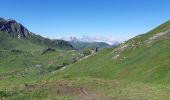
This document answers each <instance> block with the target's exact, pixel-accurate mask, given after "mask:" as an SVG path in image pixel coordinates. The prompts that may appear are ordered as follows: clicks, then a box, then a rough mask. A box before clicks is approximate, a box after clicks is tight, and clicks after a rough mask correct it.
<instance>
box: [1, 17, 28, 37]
mask: <svg viewBox="0 0 170 100" xmlns="http://www.w3.org/2000/svg"><path fill="white" fill-rule="evenodd" d="M0 31H4V32H7V33H8V34H9V35H10V36H17V37H18V38H26V37H28V35H29V34H30V31H29V30H28V29H26V28H25V27H24V26H23V25H22V24H20V23H18V22H16V21H15V20H13V19H9V20H5V19H3V18H0Z"/></svg>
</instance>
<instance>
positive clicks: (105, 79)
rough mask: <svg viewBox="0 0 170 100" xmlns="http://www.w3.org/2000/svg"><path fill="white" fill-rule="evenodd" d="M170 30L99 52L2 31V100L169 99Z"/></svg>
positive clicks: (169, 24)
mask: <svg viewBox="0 0 170 100" xmlns="http://www.w3.org/2000/svg"><path fill="white" fill-rule="evenodd" d="M169 30H170V22H166V23H165V24H163V25H161V26H159V27H157V28H156V29H154V30H152V31H150V32H148V33H147V34H142V35H139V36H136V37H134V38H132V39H130V40H129V41H126V42H125V43H123V44H121V45H119V46H117V47H114V48H106V49H103V50H101V51H99V52H97V53H96V52H94V51H95V50H93V51H92V48H86V49H84V50H82V51H75V50H72V49H68V48H67V46H66V45H65V44H64V45H62V43H63V42H62V43H61V44H60V46H59V47H58V48H57V47H56V48H55V46H54V45H53V42H50V41H49V42H48V43H47V44H46V42H42V40H43V39H44V38H43V39H40V40H39V39H35V37H34V38H31V39H33V40H34V42H33V41H32V40H27V39H17V38H9V37H8V35H6V34H5V33H3V32H1V33H0V35H1V36H0V44H1V45H0V47H1V48H0V80H1V81H0V99H1V100H169V99H170V77H169V76H170V52H169V51H170V44H169V43H170V31H169ZM35 41H36V42H35ZM43 41H44V40H43ZM45 41H47V40H46V39H45ZM51 43H52V44H51ZM50 44H51V45H50ZM54 44H55V43H54ZM65 46H66V48H65Z"/></svg>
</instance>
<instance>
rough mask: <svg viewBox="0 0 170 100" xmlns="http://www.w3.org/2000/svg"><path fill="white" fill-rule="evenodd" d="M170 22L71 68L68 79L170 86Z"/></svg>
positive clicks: (67, 71) (66, 72)
mask: <svg viewBox="0 0 170 100" xmlns="http://www.w3.org/2000/svg"><path fill="white" fill-rule="evenodd" d="M169 51H170V21H168V22H166V23H164V24H162V25H160V26H159V27H157V28H155V29H153V30H152V31H150V32H148V33H146V34H142V35H139V36H136V37H134V38H132V39H130V40H128V41H126V42H125V43H122V44H121V45H119V46H118V47H116V48H109V49H104V50H102V51H100V52H99V53H97V54H96V55H93V56H91V57H89V58H88V59H85V60H83V61H81V62H78V63H75V64H73V65H71V66H69V67H68V68H67V69H66V70H65V71H63V72H62V73H63V74H66V75H67V76H68V77H85V76H91V77H97V78H108V79H123V80H127V81H141V82H152V83H170V77H169V76H170V52H169Z"/></svg>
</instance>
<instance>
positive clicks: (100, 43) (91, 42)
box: [62, 36, 121, 50]
mask: <svg viewBox="0 0 170 100" xmlns="http://www.w3.org/2000/svg"><path fill="white" fill-rule="evenodd" d="M62 39H63V40H65V41H67V42H69V43H70V44H71V45H73V47H74V48H76V49H77V50H82V49H85V48H91V47H96V48H98V49H102V48H109V47H113V46H117V45H118V44H120V43H121V41H116V40H114V39H112V38H106V37H90V36H82V37H80V38H78V37H73V36H71V37H65V38H62Z"/></svg>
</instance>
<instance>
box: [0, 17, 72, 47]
mask: <svg viewBox="0 0 170 100" xmlns="http://www.w3.org/2000/svg"><path fill="white" fill-rule="evenodd" d="M0 38H1V40H0V41H1V42H0V47H1V48H2V49H18V47H23V48H25V50H27V49H30V48H38V47H52V48H60V49H73V47H72V45H70V44H69V43H68V42H66V41H63V40H50V39H48V38H44V37H42V36H39V35H36V34H34V33H32V32H30V31H29V30H28V29H27V28H25V27H24V26H23V25H21V24H20V23H18V22H16V21H15V20H5V19H3V18H0Z"/></svg>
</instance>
